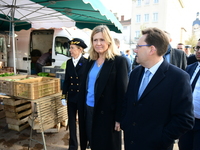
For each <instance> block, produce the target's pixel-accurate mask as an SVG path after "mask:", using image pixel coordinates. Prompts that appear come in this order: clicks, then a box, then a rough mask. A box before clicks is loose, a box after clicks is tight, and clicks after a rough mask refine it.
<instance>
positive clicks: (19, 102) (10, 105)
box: [3, 97, 32, 131]
mask: <svg viewBox="0 0 200 150" xmlns="http://www.w3.org/2000/svg"><path fill="white" fill-rule="evenodd" d="M3 103H4V110H5V116H6V122H7V124H8V128H9V129H12V130H16V131H21V130H23V129H25V128H27V127H29V124H28V117H29V115H30V114H31V113H32V109H31V102H29V101H27V100H23V99H17V98H14V97H11V98H5V99H3Z"/></svg>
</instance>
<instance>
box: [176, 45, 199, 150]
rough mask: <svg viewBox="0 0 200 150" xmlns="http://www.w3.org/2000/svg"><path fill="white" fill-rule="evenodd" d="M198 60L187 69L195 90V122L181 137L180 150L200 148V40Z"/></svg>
mask: <svg viewBox="0 0 200 150" xmlns="http://www.w3.org/2000/svg"><path fill="white" fill-rule="evenodd" d="M195 51H196V55H195V56H196V59H197V62H195V63H193V64H191V65H189V66H188V67H187V68H186V71H187V72H188V73H189V75H190V78H191V80H190V83H191V87H192V91H193V105H194V117H195V124H194V127H193V129H192V130H190V131H188V132H187V133H186V134H184V135H183V136H181V137H180V139H179V143H178V145H179V150H199V149H200V144H199V142H200V77H199V76H200V41H198V43H197V45H196V47H195Z"/></svg>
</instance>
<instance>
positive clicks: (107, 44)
mask: <svg viewBox="0 0 200 150" xmlns="http://www.w3.org/2000/svg"><path fill="white" fill-rule="evenodd" d="M90 40H91V48H90V49H89V60H88V64H87V66H86V70H85V75H84V81H85V83H84V84H83V86H81V87H83V89H81V92H83V93H82V94H81V98H82V99H83V108H85V112H86V131H87V138H88V139H89V142H90V146H91V149H92V150H121V131H120V119H121V108H122V107H121V106H122V103H123V98H124V94H125V91H126V87H127V84H128V71H127V62H126V59H125V58H124V57H122V56H120V52H119V51H118V49H117V47H116V45H115V42H114V39H113V38H112V36H111V33H110V30H109V29H108V27H107V26H105V25H100V26H97V27H95V28H94V29H93V31H92V34H91V39H90Z"/></svg>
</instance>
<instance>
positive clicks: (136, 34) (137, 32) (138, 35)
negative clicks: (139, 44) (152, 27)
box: [135, 31, 140, 39]
mask: <svg viewBox="0 0 200 150" xmlns="http://www.w3.org/2000/svg"><path fill="white" fill-rule="evenodd" d="M139 37H140V31H135V39H138V38H139Z"/></svg>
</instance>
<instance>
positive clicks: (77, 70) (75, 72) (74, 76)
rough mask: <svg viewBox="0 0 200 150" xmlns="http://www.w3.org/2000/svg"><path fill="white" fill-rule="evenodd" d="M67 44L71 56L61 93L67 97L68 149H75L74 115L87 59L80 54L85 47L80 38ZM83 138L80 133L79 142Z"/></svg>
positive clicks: (77, 105)
mask: <svg viewBox="0 0 200 150" xmlns="http://www.w3.org/2000/svg"><path fill="white" fill-rule="evenodd" d="M69 44H70V50H69V51H70V53H71V57H72V58H71V59H69V60H68V61H67V67H66V71H65V80H64V84H63V92H62V94H63V96H64V97H65V98H66V99H67V108H68V125H69V134H70V138H69V149H68V150H77V149H78V142H77V136H76V115H77V111H78V110H79V98H78V94H79V90H80V83H81V77H82V74H83V72H84V69H85V64H86V62H87V59H86V58H84V57H83V56H82V54H83V51H84V49H85V48H87V45H86V44H85V42H84V41H83V40H82V39H79V38H74V39H73V40H71V41H69ZM62 103H63V105H65V104H64V103H65V102H64V101H63V100H62ZM79 113H81V111H78V119H79V121H80V119H81V117H80V115H79ZM81 115H82V114H81ZM79 128H80V126H79ZM80 134H81V133H80ZM83 140H86V139H81V135H80V143H85V142H83ZM80 145H81V147H85V146H86V145H85V144H84V146H82V144H80ZM81 149H84V148H81Z"/></svg>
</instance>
